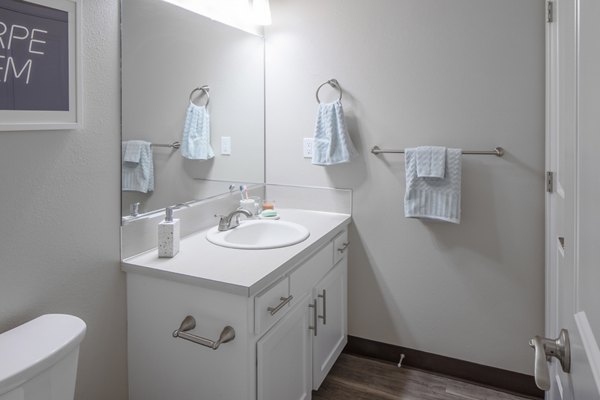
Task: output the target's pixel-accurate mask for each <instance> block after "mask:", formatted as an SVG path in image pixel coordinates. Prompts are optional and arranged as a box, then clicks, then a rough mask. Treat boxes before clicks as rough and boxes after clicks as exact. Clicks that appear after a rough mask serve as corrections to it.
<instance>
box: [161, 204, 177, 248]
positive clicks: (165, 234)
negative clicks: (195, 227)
mask: <svg viewBox="0 0 600 400" xmlns="http://www.w3.org/2000/svg"><path fill="white" fill-rule="evenodd" d="M177 253H179V220H178V219H173V207H167V208H166V209H165V220H164V221H162V222H161V223H159V224H158V256H159V257H161V258H164V257H167V258H168V257H174V256H175V255H176V254H177Z"/></svg>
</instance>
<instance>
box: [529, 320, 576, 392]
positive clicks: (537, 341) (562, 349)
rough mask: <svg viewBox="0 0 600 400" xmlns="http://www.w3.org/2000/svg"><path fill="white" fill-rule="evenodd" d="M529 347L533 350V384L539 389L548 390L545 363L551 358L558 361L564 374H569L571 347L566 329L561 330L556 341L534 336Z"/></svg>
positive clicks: (547, 374)
mask: <svg viewBox="0 0 600 400" xmlns="http://www.w3.org/2000/svg"><path fill="white" fill-rule="evenodd" d="M529 346H531V347H533V348H534V350H535V363H534V375H535V384H536V385H537V387H539V388H540V389H542V390H550V386H551V385H550V371H549V369H548V363H547V362H548V361H550V359H551V357H555V358H556V359H557V360H558V361H560V366H561V367H562V370H563V371H564V372H566V373H569V372H571V345H570V342H569V332H568V331H567V330H566V329H562V330H561V331H560V335H559V336H558V338H556V339H547V338H543V337H541V336H538V335H536V336H535V337H534V338H532V339H530V340H529Z"/></svg>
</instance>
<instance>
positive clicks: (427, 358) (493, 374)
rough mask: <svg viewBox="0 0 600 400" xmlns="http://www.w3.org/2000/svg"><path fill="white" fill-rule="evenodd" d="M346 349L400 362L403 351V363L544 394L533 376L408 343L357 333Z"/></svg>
mask: <svg viewBox="0 0 600 400" xmlns="http://www.w3.org/2000/svg"><path fill="white" fill-rule="evenodd" d="M344 352H345V353H348V354H355V355H360V356H365V357H371V358H376V359H380V360H384V361H391V362H394V363H397V362H398V361H399V360H400V354H404V355H405V358H404V361H403V362H402V364H403V365H406V366H409V367H413V368H418V369H422V370H425V371H430V372H433V373H436V374H441V375H446V376H449V377H452V378H456V379H460V380H464V381H469V382H473V383H477V384H480V385H484V386H489V387H491V388H495V389H498V390H502V391H506V392H510V393H514V394H518V395H522V396H528V397H532V398H536V399H537V398H539V399H543V398H544V392H543V391H541V390H540V389H538V388H537V386H535V381H534V379H533V376H530V375H526V374H521V373H518V372H512V371H507V370H504V369H500V368H494V367H488V366H487V365H481V364H475V363H472V362H469V361H463V360H458V359H455V358H450V357H445V356H440V355H438V354H433V353H426V352H424V351H419V350H413V349H409V348H406V347H401V346H395V345H391V344H386V343H380V342H375V341H373V340H369V339H363V338H359V337H355V336H348V344H347V345H346V347H345V348H344Z"/></svg>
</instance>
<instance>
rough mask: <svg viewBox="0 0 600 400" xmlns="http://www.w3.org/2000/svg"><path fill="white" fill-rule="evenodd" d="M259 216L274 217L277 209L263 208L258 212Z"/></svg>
mask: <svg viewBox="0 0 600 400" xmlns="http://www.w3.org/2000/svg"><path fill="white" fill-rule="evenodd" d="M260 216H261V217H263V218H274V217H276V216H277V211H275V210H264V211H263V212H261V213H260Z"/></svg>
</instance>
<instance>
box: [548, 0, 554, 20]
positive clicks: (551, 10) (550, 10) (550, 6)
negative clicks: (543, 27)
mask: <svg viewBox="0 0 600 400" xmlns="http://www.w3.org/2000/svg"><path fill="white" fill-rule="evenodd" d="M546 22H548V23H550V22H554V2H552V1H548V2H546Z"/></svg>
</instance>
